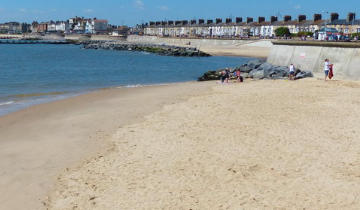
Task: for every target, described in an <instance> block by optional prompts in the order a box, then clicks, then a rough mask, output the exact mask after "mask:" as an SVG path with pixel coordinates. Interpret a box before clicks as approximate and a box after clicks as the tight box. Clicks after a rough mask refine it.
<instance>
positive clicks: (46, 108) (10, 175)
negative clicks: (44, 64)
mask: <svg viewBox="0 0 360 210" xmlns="http://www.w3.org/2000/svg"><path fill="white" fill-rule="evenodd" d="M211 84H213V83H211ZM208 85H210V84H209V83H202V84H199V83H193V82H191V83H181V84H172V85H166V86H152V87H139V88H120V89H119V88H114V89H107V90H100V91H96V92H93V93H89V94H85V95H81V96H77V97H73V98H69V99H65V100H61V101H56V102H52V103H47V104H40V105H36V106H33V107H30V108H27V109H24V110H21V111H18V112H15V113H11V114H9V115H6V116H2V117H0V168H1V170H0V195H1V196H0V209H4V210H9V209H11V210H17V209H45V208H46V207H45V206H44V204H43V201H44V200H45V197H46V195H47V193H49V191H50V190H51V189H53V187H54V183H55V181H56V178H57V176H58V175H59V173H61V172H62V171H63V170H64V169H65V168H71V167H75V166H77V165H78V164H79V163H80V162H81V161H82V160H84V159H86V158H90V157H92V156H94V155H96V154H97V153H98V152H101V151H104V150H106V149H107V148H108V147H109V145H111V144H109V142H110V141H109V138H111V137H112V136H113V134H114V132H115V131H116V130H117V129H118V128H119V127H121V126H123V125H126V124H129V123H135V122H140V121H142V119H143V117H144V116H145V115H148V114H150V113H152V112H154V111H156V110H160V109H161V108H162V107H163V105H164V104H171V103H175V102H178V101H182V100H183V99H184V98H187V97H189V96H192V95H196V94H199V93H201V92H203V91H206V90H207V89H208V88H207V86H208Z"/></svg>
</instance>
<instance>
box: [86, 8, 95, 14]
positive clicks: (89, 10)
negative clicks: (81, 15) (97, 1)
mask: <svg viewBox="0 0 360 210" xmlns="http://www.w3.org/2000/svg"><path fill="white" fill-rule="evenodd" d="M84 12H86V13H92V12H94V10H93V9H85V10H84Z"/></svg>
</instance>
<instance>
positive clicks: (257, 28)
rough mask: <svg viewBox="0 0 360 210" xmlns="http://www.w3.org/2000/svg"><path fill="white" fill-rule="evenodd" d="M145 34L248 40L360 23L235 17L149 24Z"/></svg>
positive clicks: (353, 28) (351, 18) (352, 29)
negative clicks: (280, 30)
mask: <svg viewBox="0 0 360 210" xmlns="http://www.w3.org/2000/svg"><path fill="white" fill-rule="evenodd" d="M142 27H143V29H144V30H143V33H144V34H145V35H150V36H160V37H189V38H191V37H203V38H246V37H263V38H272V37H275V31H276V29H278V28H280V27H287V28H289V31H290V33H292V34H297V33H299V32H309V34H310V33H315V32H318V31H319V30H320V29H322V28H324V27H332V28H336V29H337V30H339V31H341V32H342V33H356V32H360V20H356V19H355V14H354V13H350V14H349V15H348V18H347V19H344V20H339V19H338V15H337V14H336V13H333V14H331V17H330V19H329V20H323V19H322V15H321V14H314V16H313V19H311V20H310V19H307V17H306V15H299V16H298V17H297V19H294V20H293V19H292V17H291V16H290V15H285V16H284V18H283V20H278V17H276V16H271V17H270V19H269V20H268V21H266V18H265V17H258V19H257V20H255V21H254V19H253V18H252V17H247V18H246V19H245V20H244V21H243V19H242V17H236V19H235V21H233V20H232V19H231V18H226V19H225V21H223V19H221V18H216V19H215V21H214V20H207V21H205V20H204V19H199V20H190V21H188V20H181V21H172V20H171V21H156V22H155V21H150V22H149V23H148V24H143V25H142Z"/></svg>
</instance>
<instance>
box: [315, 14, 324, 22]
mask: <svg viewBox="0 0 360 210" xmlns="http://www.w3.org/2000/svg"><path fill="white" fill-rule="evenodd" d="M319 20H322V16H321V14H314V22H315V21H319Z"/></svg>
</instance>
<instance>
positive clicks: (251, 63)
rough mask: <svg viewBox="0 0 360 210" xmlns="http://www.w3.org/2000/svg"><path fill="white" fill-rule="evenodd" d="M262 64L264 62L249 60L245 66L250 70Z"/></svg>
mask: <svg viewBox="0 0 360 210" xmlns="http://www.w3.org/2000/svg"><path fill="white" fill-rule="evenodd" d="M263 63H264V61H262V60H259V59H254V60H250V61H249V62H248V63H247V66H248V67H249V68H251V69H257V68H258V67H259V66H260V65H261V64H263Z"/></svg>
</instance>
